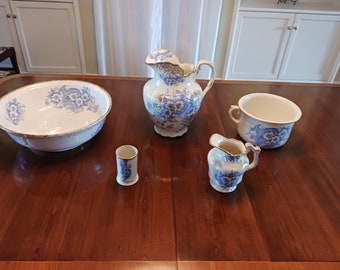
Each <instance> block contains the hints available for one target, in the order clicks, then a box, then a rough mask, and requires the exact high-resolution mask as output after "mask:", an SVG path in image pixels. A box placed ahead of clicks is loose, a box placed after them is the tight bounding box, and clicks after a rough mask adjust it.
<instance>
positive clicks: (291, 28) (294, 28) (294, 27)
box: [287, 26, 298, 30]
mask: <svg viewBox="0 0 340 270" xmlns="http://www.w3.org/2000/svg"><path fill="white" fill-rule="evenodd" d="M287 29H288V30H298V27H297V26H288V27H287Z"/></svg>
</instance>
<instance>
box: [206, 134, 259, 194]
mask: <svg viewBox="0 0 340 270" xmlns="http://www.w3.org/2000/svg"><path fill="white" fill-rule="evenodd" d="M209 144H210V145H211V146H213V147H214V148H213V149H211V150H210V151H209V153H208V157H207V158H208V167H209V173H208V174H209V178H210V185H211V186H212V188H213V189H215V190H216V191H219V192H222V193H230V192H233V191H234V190H235V189H236V188H237V185H238V184H239V183H240V182H241V181H242V177H243V174H244V173H245V172H246V171H249V170H251V169H253V168H254V167H256V166H257V164H258V160H259V154H260V152H261V148H260V147H259V146H253V145H252V144H251V143H249V142H247V143H246V144H243V143H242V142H241V141H239V140H236V139H229V138H225V137H223V136H221V135H220V134H217V133H215V134H213V135H211V137H210V139H209ZM250 151H251V152H253V161H252V162H250V161H249V159H248V156H247V154H248V153H249V152H250Z"/></svg>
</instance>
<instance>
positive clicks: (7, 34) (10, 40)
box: [0, 0, 26, 71]
mask: <svg viewBox="0 0 340 270" xmlns="http://www.w3.org/2000/svg"><path fill="white" fill-rule="evenodd" d="M0 46H4V47H14V49H15V53H16V56H17V61H18V65H19V68H20V71H25V70H26V69H25V65H24V60H23V58H22V55H21V49H20V46H19V40H18V37H17V34H16V31H15V26H14V23H13V16H12V11H11V7H10V5H9V0H0ZM0 65H1V66H4V67H9V66H11V63H10V61H9V59H8V61H6V60H5V61H4V62H2V63H1V64H0Z"/></svg>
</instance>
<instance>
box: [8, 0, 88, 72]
mask: <svg viewBox="0 0 340 270" xmlns="http://www.w3.org/2000/svg"><path fill="white" fill-rule="evenodd" d="M10 5H11V10H12V16H13V18H14V23H15V28H16V32H17V35H18V39H19V42H20V48H21V51H22V54H23V57H24V61H25V64H26V69H27V71H28V72H43V73H82V72H84V71H85V70H84V69H85V64H84V51H83V44H82V37H81V31H80V29H79V25H80V24H79V23H78V22H77V13H76V10H75V7H74V3H73V2H72V1H71V2H70V1H69V3H64V2H60V3H57V2H42V1H10Z"/></svg>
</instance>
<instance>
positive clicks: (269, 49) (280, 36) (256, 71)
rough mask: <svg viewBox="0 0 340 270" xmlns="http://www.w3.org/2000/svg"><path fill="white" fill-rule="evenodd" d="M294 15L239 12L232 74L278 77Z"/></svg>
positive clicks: (231, 63) (233, 76)
mask: <svg viewBox="0 0 340 270" xmlns="http://www.w3.org/2000/svg"><path fill="white" fill-rule="evenodd" d="M293 20H294V15H292V14H287V13H266V12H239V17H238V19H237V25H236V32H235V37H234V42H233V46H232V51H231V60H230V65H231V67H230V68H229V72H228V73H229V76H228V77H229V78H231V79H239V78H240V79H277V77H278V74H279V70H280V65H281V61H282V58H283V55H284V50H285V46H286V44H287V41H288V37H289V34H290V31H289V30H287V27H288V26H289V25H291V24H292V22H293Z"/></svg>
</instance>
